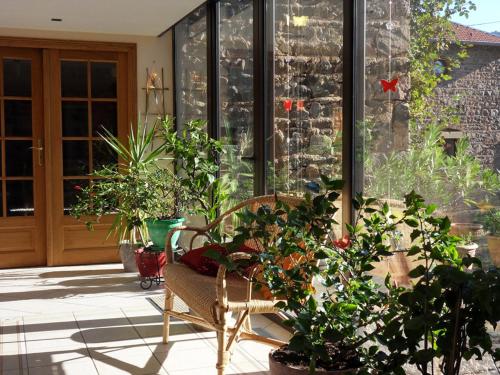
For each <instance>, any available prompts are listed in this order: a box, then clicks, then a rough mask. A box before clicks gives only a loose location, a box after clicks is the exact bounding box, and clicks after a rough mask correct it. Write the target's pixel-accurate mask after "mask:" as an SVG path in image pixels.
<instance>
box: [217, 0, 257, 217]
mask: <svg viewBox="0 0 500 375" xmlns="http://www.w3.org/2000/svg"><path fill="white" fill-rule="evenodd" d="M252 19H253V1H252V0H240V1H233V0H223V1H221V2H220V25H219V35H220V40H219V44H220V52H219V71H220V77H219V90H220V109H219V114H220V126H221V129H220V135H221V140H222V141H223V143H224V147H225V149H226V154H225V155H223V159H222V166H221V176H222V178H223V179H224V180H226V183H227V185H226V186H228V187H230V193H231V198H232V199H230V200H229V201H226V204H227V206H228V207H227V208H229V207H232V206H234V205H235V204H236V203H237V202H240V201H242V200H244V199H246V198H249V197H251V196H253V192H254V187H253V174H254V162H253V159H252V158H253V156H254V155H253V122H254V120H253V119H254V116H253V95H254V90H253V76H254V73H253V43H252V41H253V25H252V22H249V20H252Z"/></svg>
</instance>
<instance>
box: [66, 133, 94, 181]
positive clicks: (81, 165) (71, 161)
mask: <svg viewBox="0 0 500 375" xmlns="http://www.w3.org/2000/svg"><path fill="white" fill-rule="evenodd" d="M88 173H89V149H88V142H87V141H63V175H64V176H84V175H87V174H88Z"/></svg>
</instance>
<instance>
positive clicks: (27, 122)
mask: <svg viewBox="0 0 500 375" xmlns="http://www.w3.org/2000/svg"><path fill="white" fill-rule="evenodd" d="M4 108H5V135H6V136H7V137H31V132H32V131H31V127H32V122H31V100H5V101H4Z"/></svg>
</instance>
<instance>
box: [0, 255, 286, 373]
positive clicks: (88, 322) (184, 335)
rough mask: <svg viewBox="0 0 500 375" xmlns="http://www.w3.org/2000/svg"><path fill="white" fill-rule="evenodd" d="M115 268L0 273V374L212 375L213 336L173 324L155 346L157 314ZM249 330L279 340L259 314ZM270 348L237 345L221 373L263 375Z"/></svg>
mask: <svg viewBox="0 0 500 375" xmlns="http://www.w3.org/2000/svg"><path fill="white" fill-rule="evenodd" d="M161 294H163V288H162V285H160V286H155V285H153V287H152V288H151V289H150V290H147V291H143V290H142V289H141V288H140V286H139V281H138V278H137V276H136V275H135V274H133V273H124V272H123V271H122V266H121V265H120V264H111V265H92V266H74V267H57V268H23V269H11V270H2V271H0V374H2V375H14V374H16V375H17V374H21V375H42V374H50V375H59V374H61V375H62V374H69V375H73V374H75V375H79V374H85V375H92V374H101V375H114V374H170V375H181V374H183V375H188V374H189V375H197V374H200V375H210V374H215V373H216V371H215V363H216V350H217V349H216V348H217V346H216V339H215V333H214V332H208V331H204V330H200V329H198V328H196V327H195V326H193V325H191V324H187V323H185V322H183V321H180V320H175V319H172V327H171V340H170V342H169V344H168V345H163V344H162V342H161V332H162V316H161V315H160V313H159V311H158V310H157V309H156V308H155V307H154V306H153V305H152V304H151V303H149V302H148V300H147V299H146V298H147V297H153V296H158V295H161ZM252 323H253V325H254V329H255V330H256V331H258V332H259V333H263V334H267V335H268V336H271V337H275V338H281V339H284V338H285V337H286V336H287V335H288V333H287V331H285V330H284V329H282V328H281V327H279V326H277V325H276V324H274V323H272V322H271V321H270V320H268V319H267V318H265V317H263V316H253V317H252ZM269 349H270V347H269V346H267V345H264V344H261V343H257V342H253V341H242V342H240V343H239V344H238V345H236V347H235V351H234V353H233V357H232V361H231V365H230V366H229V367H228V368H227V374H228V375H230V374H251V375H257V374H268V373H269V372H268V363H267V354H268V352H269Z"/></svg>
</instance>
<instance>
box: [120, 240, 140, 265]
mask: <svg viewBox="0 0 500 375" xmlns="http://www.w3.org/2000/svg"><path fill="white" fill-rule="evenodd" d="M120 258H121V260H122V264H123V269H124V271H125V272H138V269H137V265H136V264H135V254H134V246H132V245H131V244H130V243H128V242H122V243H120Z"/></svg>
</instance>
